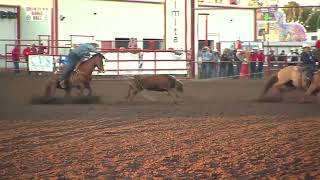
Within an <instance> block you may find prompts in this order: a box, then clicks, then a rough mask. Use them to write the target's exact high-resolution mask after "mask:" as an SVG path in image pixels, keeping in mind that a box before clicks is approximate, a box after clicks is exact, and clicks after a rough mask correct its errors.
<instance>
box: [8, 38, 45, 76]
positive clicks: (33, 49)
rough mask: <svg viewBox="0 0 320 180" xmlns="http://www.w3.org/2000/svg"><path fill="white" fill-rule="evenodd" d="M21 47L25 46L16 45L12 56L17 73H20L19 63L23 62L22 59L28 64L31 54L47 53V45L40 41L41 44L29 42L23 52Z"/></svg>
mask: <svg viewBox="0 0 320 180" xmlns="http://www.w3.org/2000/svg"><path fill="white" fill-rule="evenodd" d="M21 47H24V46H22V45H16V46H14V48H13V49H12V51H11V57H12V62H13V65H14V72H15V73H20V68H19V63H20V62H21V60H22V59H24V62H25V63H27V65H28V61H29V55H35V54H46V53H47V47H46V46H44V45H43V44H42V43H40V44H39V46H37V45H35V44H32V45H31V44H27V45H26V47H25V48H24V49H23V50H22V53H21V51H20V50H21ZM29 74H30V72H29Z"/></svg>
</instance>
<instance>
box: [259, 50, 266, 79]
mask: <svg viewBox="0 0 320 180" xmlns="http://www.w3.org/2000/svg"><path fill="white" fill-rule="evenodd" d="M257 60H258V75H257V77H258V78H259V79H261V78H262V75H263V64H264V60H265V55H264V50H263V49H260V51H259V53H258V55H257Z"/></svg>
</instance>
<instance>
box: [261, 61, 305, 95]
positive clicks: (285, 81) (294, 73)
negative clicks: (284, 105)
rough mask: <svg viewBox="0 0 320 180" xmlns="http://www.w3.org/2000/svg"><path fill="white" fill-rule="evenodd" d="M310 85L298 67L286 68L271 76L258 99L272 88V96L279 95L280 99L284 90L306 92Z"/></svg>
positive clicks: (303, 70)
mask: <svg viewBox="0 0 320 180" xmlns="http://www.w3.org/2000/svg"><path fill="white" fill-rule="evenodd" d="M309 85H310V80H309V79H308V78H307V72H306V71H305V69H304V68H303V67H300V66H287V67H285V68H282V69H280V71H278V72H277V74H275V75H272V76H271V77H270V79H269V80H268V81H267V83H266V84H265V86H264V89H263V91H262V93H261V95H260V99H261V98H263V97H264V95H265V94H266V93H267V92H268V91H269V89H270V88H272V92H273V94H279V95H280V99H281V98H282V91H283V89H284V88H286V87H289V88H297V89H303V90H306V89H307V88H308V87H309Z"/></svg>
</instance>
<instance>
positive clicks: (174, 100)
mask: <svg viewBox="0 0 320 180" xmlns="http://www.w3.org/2000/svg"><path fill="white" fill-rule="evenodd" d="M167 92H168V95H169V96H170V97H171V98H172V99H173V103H175V104H178V101H177V93H176V92H174V90H172V89H169V90H168V91H167Z"/></svg>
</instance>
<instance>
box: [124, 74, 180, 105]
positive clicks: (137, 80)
mask: <svg viewBox="0 0 320 180" xmlns="http://www.w3.org/2000/svg"><path fill="white" fill-rule="evenodd" d="M128 83H129V89H128V95H127V96H126V99H127V101H128V103H130V102H132V100H133V98H134V97H135V96H136V95H137V94H138V93H139V92H141V91H143V90H150V91H160V92H164V91H165V92H167V93H168V95H169V96H170V97H171V98H172V99H173V102H174V103H175V104H177V103H178V101H177V99H178V98H181V96H180V95H179V94H178V93H183V83H182V82H181V81H179V80H177V79H176V78H175V77H174V76H172V75H165V74H160V75H134V76H133V77H129V82H128Z"/></svg>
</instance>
